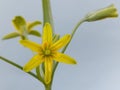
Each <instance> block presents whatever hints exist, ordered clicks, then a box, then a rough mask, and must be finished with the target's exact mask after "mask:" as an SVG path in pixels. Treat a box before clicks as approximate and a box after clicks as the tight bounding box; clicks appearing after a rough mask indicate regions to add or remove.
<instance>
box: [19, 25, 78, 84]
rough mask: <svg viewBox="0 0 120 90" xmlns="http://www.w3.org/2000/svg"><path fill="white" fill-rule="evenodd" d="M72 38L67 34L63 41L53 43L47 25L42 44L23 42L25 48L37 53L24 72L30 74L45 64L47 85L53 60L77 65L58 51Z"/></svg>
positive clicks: (50, 30) (49, 28)
mask: <svg viewBox="0 0 120 90" xmlns="http://www.w3.org/2000/svg"><path fill="white" fill-rule="evenodd" d="M70 38H71V36H70V35H69V34H66V35H65V36H63V37H62V38H61V39H59V40H58V41H56V42H54V43H53V37H52V29H51V25H50V24H49V23H46V24H45V26H44V29H43V35H42V44H41V45H40V44H37V43H34V42H32V41H29V40H21V41H20V43H21V44H22V45H24V46H25V47H27V48H29V49H31V50H32V51H35V52H37V54H36V55H35V56H33V57H32V59H31V60H30V61H29V62H28V63H27V64H26V65H25V66H24V67H23V70H24V71H26V72H29V71H30V70H32V69H33V68H36V67H37V66H39V65H40V64H41V63H43V62H44V65H45V77H44V79H45V83H49V82H50V81H51V74H52V66H53V60H55V61H57V62H63V63H66V64H76V61H75V60H74V59H73V58H72V57H70V56H68V55H66V54H63V53H60V52H59V51H58V50H59V49H61V48H62V47H63V46H65V45H66V44H67V43H68V42H69V41H70Z"/></svg>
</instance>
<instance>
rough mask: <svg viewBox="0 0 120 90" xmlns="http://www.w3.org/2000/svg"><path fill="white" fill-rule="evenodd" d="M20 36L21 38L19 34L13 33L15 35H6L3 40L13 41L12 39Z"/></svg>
mask: <svg viewBox="0 0 120 90" xmlns="http://www.w3.org/2000/svg"><path fill="white" fill-rule="evenodd" d="M18 36H20V34H18V33H17V32H13V33H10V34H7V35H5V36H4V37H3V38H2V39H3V40H6V39H12V38H16V37H18Z"/></svg>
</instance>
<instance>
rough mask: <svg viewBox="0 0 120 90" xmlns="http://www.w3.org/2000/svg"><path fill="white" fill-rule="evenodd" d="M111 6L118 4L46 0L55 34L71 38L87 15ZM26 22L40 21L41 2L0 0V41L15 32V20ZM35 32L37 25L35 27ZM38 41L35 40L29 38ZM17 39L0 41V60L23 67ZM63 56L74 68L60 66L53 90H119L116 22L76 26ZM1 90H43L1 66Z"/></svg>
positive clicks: (26, 55)
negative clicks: (24, 20) (19, 19)
mask: <svg viewBox="0 0 120 90" xmlns="http://www.w3.org/2000/svg"><path fill="white" fill-rule="evenodd" d="M112 3H113V4H115V6H116V8H117V9H118V13H120V1H119V0H51V5H52V11H53V17H54V23H55V32H56V33H59V34H60V35H61V36H62V35H64V34H66V33H71V30H72V29H73V27H74V25H75V24H76V23H77V22H78V21H79V20H80V19H81V18H82V17H84V15H86V14H87V13H88V12H90V11H93V10H97V9H100V8H103V7H106V6H108V5H110V4H112ZM17 15H22V16H24V17H25V18H26V20H27V21H34V20H41V21H42V5H41V0H0V38H2V37H3V36H4V35H6V34H7V33H10V32H13V31H15V29H14V27H13V26H12V24H11V20H12V19H13V17H14V16H17ZM36 29H38V30H39V31H42V30H41V26H40V27H37V28H36ZM30 38H31V39H32V40H34V41H36V42H39V43H40V39H39V38H37V37H30ZM18 41H19V38H16V39H12V40H8V41H2V40H0V55H1V56H4V57H6V58H9V59H11V60H12V61H14V62H16V63H18V64H20V65H24V64H25V63H26V62H27V61H28V60H29V59H30V58H31V57H32V53H31V52H30V50H29V49H26V48H23V47H22V46H21V45H20V44H19V42H18ZM66 54H69V55H71V56H72V57H74V58H75V59H76V60H77V62H78V64H77V65H66V64H62V63H61V64H59V67H58V69H57V71H56V74H55V77H54V83H53V90H120V18H116V19H106V20H102V21H97V22H91V23H84V24H82V25H81V27H79V29H78V31H77V32H76V34H75V36H74V38H73V41H72V42H71V44H70V46H69V48H68V49H67V51H66ZM0 90H44V87H43V85H42V84H41V83H39V82H38V81H37V80H35V79H34V78H33V77H31V76H30V75H28V74H26V73H24V72H22V71H21V70H19V69H17V68H15V67H13V66H11V65H9V64H7V63H5V62H3V61H0Z"/></svg>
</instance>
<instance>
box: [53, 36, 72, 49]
mask: <svg viewBox="0 0 120 90" xmlns="http://www.w3.org/2000/svg"><path fill="white" fill-rule="evenodd" d="M70 38H71V36H70V35H69V34H66V35H65V36H63V37H62V38H61V39H60V40H58V41H57V42H55V43H54V44H53V45H52V47H53V48H54V49H56V50H59V49H60V48H62V47H63V46H65V45H66V44H68V42H69V41H70Z"/></svg>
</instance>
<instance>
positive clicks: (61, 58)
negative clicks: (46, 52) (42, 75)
mask: <svg viewBox="0 0 120 90" xmlns="http://www.w3.org/2000/svg"><path fill="white" fill-rule="evenodd" d="M55 60H56V61H58V62H62V63H66V64H76V63H77V62H76V61H75V59H73V58H72V57H70V56H68V55H66V54H62V53H58V55H57V57H56V58H55Z"/></svg>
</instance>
